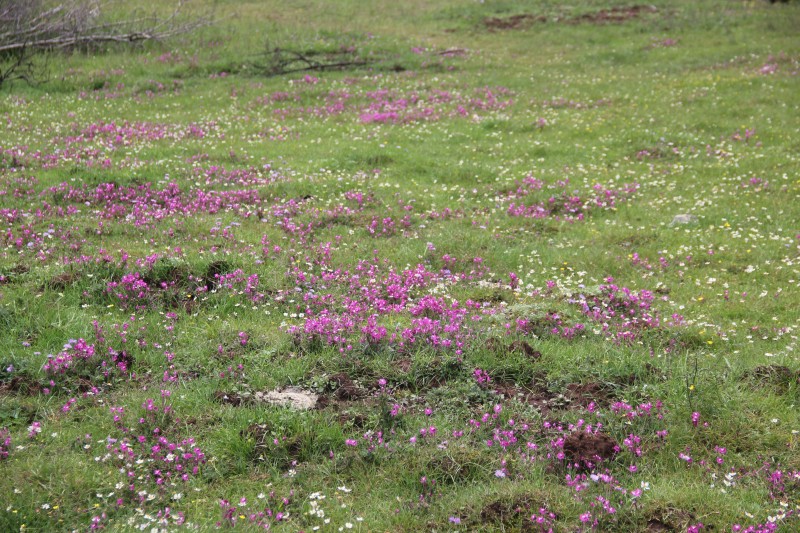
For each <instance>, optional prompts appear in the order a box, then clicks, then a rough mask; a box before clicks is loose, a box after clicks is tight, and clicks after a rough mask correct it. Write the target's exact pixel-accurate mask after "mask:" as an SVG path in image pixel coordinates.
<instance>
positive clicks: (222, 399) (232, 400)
mask: <svg viewBox="0 0 800 533" xmlns="http://www.w3.org/2000/svg"><path fill="white" fill-rule="evenodd" d="M214 400H216V401H218V402H219V403H223V404H226V405H232V406H234V407H239V406H241V405H244V404H246V403H248V402H249V401H250V398H248V397H246V396H242V395H241V394H239V393H238V392H225V391H221V390H218V391H216V392H215V393H214Z"/></svg>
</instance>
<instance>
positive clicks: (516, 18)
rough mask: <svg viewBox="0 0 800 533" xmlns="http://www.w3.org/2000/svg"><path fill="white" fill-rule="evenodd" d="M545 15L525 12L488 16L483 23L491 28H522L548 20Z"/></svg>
mask: <svg viewBox="0 0 800 533" xmlns="http://www.w3.org/2000/svg"><path fill="white" fill-rule="evenodd" d="M546 21H547V17H545V16H544V15H531V14H528V13H523V14H520V15H512V16H510V17H487V18H485V19H483V25H484V26H486V28H487V29H489V30H520V29H523V28H527V27H529V26H531V25H532V24H533V23H535V22H546Z"/></svg>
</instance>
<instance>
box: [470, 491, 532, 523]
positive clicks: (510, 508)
mask: <svg viewBox="0 0 800 533" xmlns="http://www.w3.org/2000/svg"><path fill="white" fill-rule="evenodd" d="M540 507H542V505H541V502H540V501H539V500H537V499H535V498H534V497H533V496H530V495H527V494H523V495H520V496H517V497H516V498H513V499H510V500H495V501H493V502H491V503H490V504H488V505H486V506H485V507H484V508H483V509H481V513H480V522H481V523H483V524H502V525H503V526H506V527H511V528H517V527H519V528H520V530H521V531H533V530H534V524H533V522H531V520H530V517H531V514H532V513H535V512H538V511H539V508H540ZM514 530H515V531H516V530H517V529H514Z"/></svg>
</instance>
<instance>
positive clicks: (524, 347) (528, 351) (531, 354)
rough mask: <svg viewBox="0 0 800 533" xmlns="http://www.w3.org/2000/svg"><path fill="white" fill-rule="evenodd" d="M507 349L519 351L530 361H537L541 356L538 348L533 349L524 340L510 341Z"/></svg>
mask: <svg viewBox="0 0 800 533" xmlns="http://www.w3.org/2000/svg"><path fill="white" fill-rule="evenodd" d="M508 349H509V350H510V351H512V352H521V353H523V354H525V356H526V357H527V358H528V359H530V360H532V361H537V360H538V359H540V358H541V357H542V352H540V351H539V350H534V349H533V348H532V347H531V345H530V344H528V343H527V342H525V341H514V342H512V343H511V345H510V346H509V347H508Z"/></svg>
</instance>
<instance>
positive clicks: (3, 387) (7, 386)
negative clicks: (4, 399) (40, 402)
mask: <svg viewBox="0 0 800 533" xmlns="http://www.w3.org/2000/svg"><path fill="white" fill-rule="evenodd" d="M41 391H42V386H41V384H40V383H39V382H38V381H36V380H35V379H33V378H31V377H30V376H26V375H24V374H19V375H16V376H14V377H13V378H11V379H10V380H8V381H5V382H2V383H0V395H2V394H18V395H27V396H36V395H38V394H39V393H40V392H41Z"/></svg>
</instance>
